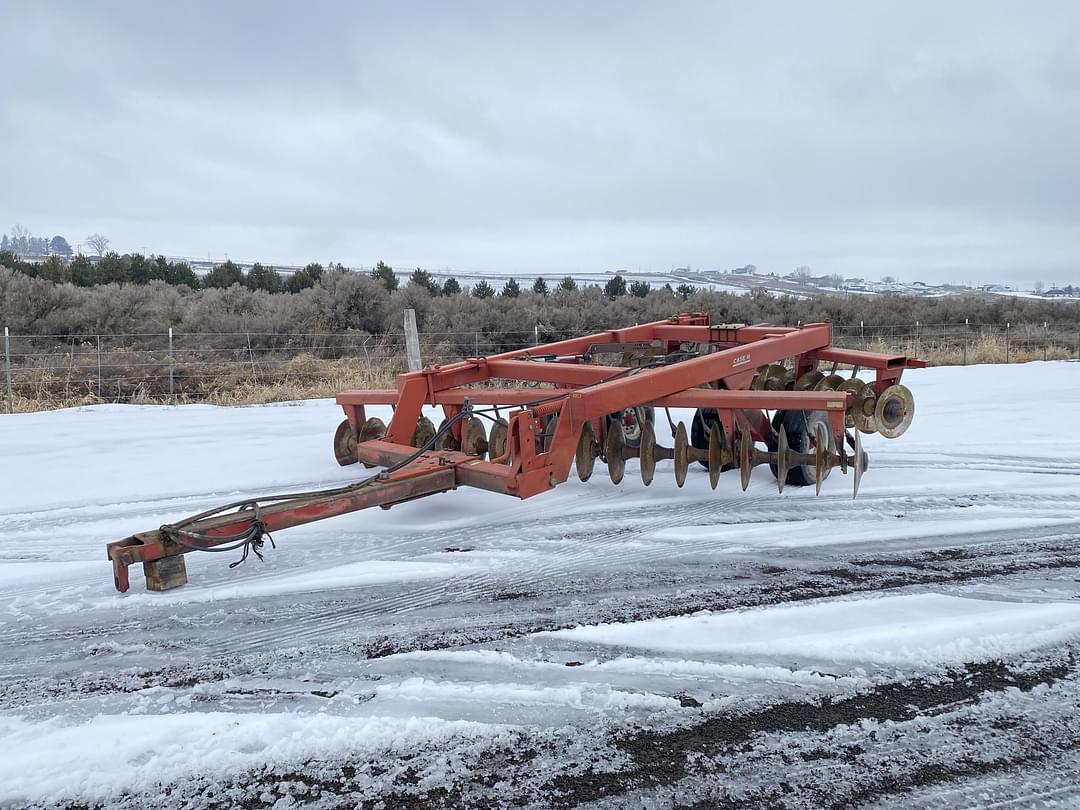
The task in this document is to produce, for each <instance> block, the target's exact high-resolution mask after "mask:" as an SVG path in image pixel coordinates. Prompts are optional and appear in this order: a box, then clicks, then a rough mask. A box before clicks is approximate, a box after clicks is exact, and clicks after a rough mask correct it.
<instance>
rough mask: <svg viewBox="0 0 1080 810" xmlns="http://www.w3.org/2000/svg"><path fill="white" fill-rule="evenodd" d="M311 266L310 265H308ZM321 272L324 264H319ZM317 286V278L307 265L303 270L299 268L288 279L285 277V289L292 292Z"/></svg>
mask: <svg viewBox="0 0 1080 810" xmlns="http://www.w3.org/2000/svg"><path fill="white" fill-rule="evenodd" d="M308 266H309V267H310V265H308ZM319 270H320V272H321V271H322V265H319ZM314 286H315V278H314V277H313V276H312V275H311V273H310V272H309V271H308V268H307V267H305V268H304V269H303V270H297V271H296V272H295V273H293V274H292V275H291V276H289V277H288V278H287V279H285V291H286V292H291V293H298V292H300V291H301V290H306V289H307V288H308V287H314Z"/></svg>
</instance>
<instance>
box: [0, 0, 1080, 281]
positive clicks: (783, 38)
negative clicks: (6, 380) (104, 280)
mask: <svg viewBox="0 0 1080 810" xmlns="http://www.w3.org/2000/svg"><path fill="white" fill-rule="evenodd" d="M309 5H312V6H314V8H313V9H309V8H307V7H306V6H301V5H300V4H286V3H222V4H219V3H209V2H195V3H187V4H169V5H165V4H151V3H139V2H131V3H119V2H111V3H110V2H104V3H95V4H74V3H60V2H57V3H18V2H16V3H11V2H8V3H6V4H4V5H2V6H0V37H2V40H3V43H4V47H3V48H2V49H0V73H2V75H3V76H5V77H6V78H5V79H4V82H3V85H2V90H0V154H2V155H4V156H5V160H4V171H3V179H2V186H0V188H2V189H3V190H2V193H0V223H3V224H0V228H2V227H6V226H7V224H8V223H11V222H15V221H19V222H22V223H24V224H26V225H28V226H30V227H31V228H33V229H34V230H36V231H49V232H53V231H57V232H63V233H66V234H68V235H69V237H71V238H73V241H78V240H79V239H81V238H82V236H84V235H85V234H86V233H88V232H90V231H102V232H105V233H107V234H109V235H110V236H111V238H112V239H113V242H114V244H115V245H116V246H117V247H119V248H121V249H141V248H143V247H145V248H147V249H149V250H153V251H159V252H167V253H175V254H196V255H198V254H203V253H206V252H212V253H214V254H215V255H221V254H223V253H224V252H226V251H227V252H229V253H230V254H231V255H233V256H243V257H251V258H264V259H269V260H277V261H282V262H284V261H303V260H307V259H309V258H317V259H321V260H326V259H329V258H334V259H338V260H342V261H345V262H347V263H348V262H352V263H359V262H365V263H370V262H372V261H374V260H375V259H377V258H380V257H382V258H385V259H387V260H388V261H391V262H395V263H399V264H405V265H411V264H423V265H428V266H439V267H442V266H446V265H450V266H458V267H485V268H492V269H504V270H511V269H518V270H521V271H522V272H528V273H532V272H548V273H555V272H559V271H563V270H572V269H591V270H602V269H611V268H617V267H625V268H637V267H652V268H656V269H662V268H668V267H671V266H673V265H676V264H684V263H687V262H689V263H690V264H692V265H695V266H709V267H712V266H733V265H736V264H743V263H745V262H747V261H752V262H754V263H756V264H758V265H759V266H760V267H763V268H766V269H774V270H780V271H786V270H787V269H790V267H791V266H794V265H795V264H802V263H809V264H811V265H813V266H814V267H815V268H816V269H818V270H820V271H821V272H842V273H859V274H863V273H868V274H870V275H880V274H883V273H892V274H894V275H900V276H901V277H906V278H911V277H914V276H919V277H923V278H926V279H934V278H952V279H955V280H976V279H984V280H991V279H998V278H1000V279H1006V280H1009V279H1011V280H1016V281H1018V282H1019V281H1022V280H1029V279H1034V278H1044V279H1046V280H1051V279H1054V278H1057V279H1060V280H1063V281H1064V280H1072V281H1076V280H1077V278H1076V276H1077V273H1078V272H1080V262H1078V259H1077V257H1078V249H1080V228H1078V227H1077V221H1078V218H1080V195H1078V194H1077V193H1076V191H1075V189H1076V188H1077V187H1078V181H1080V157H1078V152H1077V149H1076V147H1075V143H1076V142H1077V141H1078V140H1080V138H1078V135H1080V131H1078V130H1080V55H1078V54H1080V39H1078V36H1077V34H1076V32H1077V31H1078V30H1080V27H1078V23H1080V10H1077V7H1076V6H1075V4H1072V3H1057V4H1055V3H1041V4H1038V5H1036V6H1031V5H1029V4H1021V3H996V4H995V3H966V4H965V3H954V4H938V3H870V4H857V3H838V2H836V3H814V4H800V3H794V2H792V3H772V4H769V3H765V4H755V5H753V6H746V7H741V6H734V5H728V4H712V3H700V4H696V3H680V4H651V5H650V4H629V3H595V4H577V3H558V2H556V3H545V4H495V3H490V4H482V3H462V4H442V3H430V4H423V3H413V4H382V3H371V4H362V5H361V4H353V3H320V4H309Z"/></svg>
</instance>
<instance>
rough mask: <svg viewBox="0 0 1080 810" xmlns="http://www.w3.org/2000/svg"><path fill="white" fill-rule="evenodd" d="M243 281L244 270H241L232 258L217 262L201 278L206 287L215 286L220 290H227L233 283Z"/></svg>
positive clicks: (241, 282)
mask: <svg viewBox="0 0 1080 810" xmlns="http://www.w3.org/2000/svg"><path fill="white" fill-rule="evenodd" d="M243 283H244V271H243V270H241V269H240V268H239V267H238V266H237V265H236V264H235V263H234V262H233V260H232V259H228V260H226V261H225V263H224V264H219V265H218V266H217V267H215V268H214V269H213V270H211V271H210V272H209V273H207V274H206V277H205V278H204V279H203V284H204V285H205V286H207V287H217V288H219V289H222V290H227V289H228V288H229V287H231V286H232V285H233V284H243Z"/></svg>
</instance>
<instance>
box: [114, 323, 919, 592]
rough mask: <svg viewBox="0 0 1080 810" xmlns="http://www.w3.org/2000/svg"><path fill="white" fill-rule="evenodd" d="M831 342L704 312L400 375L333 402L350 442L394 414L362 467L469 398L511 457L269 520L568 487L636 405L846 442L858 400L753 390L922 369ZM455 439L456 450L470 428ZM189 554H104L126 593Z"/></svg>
mask: <svg viewBox="0 0 1080 810" xmlns="http://www.w3.org/2000/svg"><path fill="white" fill-rule="evenodd" d="M831 342H832V327H831V325H830V324H827V323H814V324H806V325H804V326H800V327H797V328H785V327H775V326H769V325H757V326H743V325H728V324H723V325H716V326H713V325H710V323H709V316H708V315H707V314H703V313H685V314H681V315H677V316H675V317H672V318H669V319H667V320H663V321H656V322H654V323H649V324H643V325H640V326H634V327H630V328H627V329H618V330H612V331H609V332H601V333H597V334H594V335H588V336H585V337H580V338H573V339H570V340H564V341H560V342H558V343H551V344H547V345H544V346H534V347H531V348H529V349H527V350H517V351H511V352H505V353H503V354H498V355H494V356H492V357H478V358H470V359H467V360H463V361H461V362H457V363H452V364H449V365H445V366H438V365H433V366H428V367H427V368H425V369H423V370H422V371H417V372H411V373H408V374H401V375H399V376H398V378H397V390H396V391H395V390H390V391H386V390H356V391H344V392H342V393H341V394H339V395H338V397H337V402H338V404H340V405H341V406H342V409H343V410H344V411H345V416H346V418H347V419H348V421H349V424H350V426H351V428H352V431H353V435H354V436H356V435H358V433H359V431H360V428H361V426H362V425H363V424H364V422H365V419H366V414H365V406H367V405H386V404H390V405H393V406H394V415H393V418H392V419H391V421H390V424H389V425H388V426H387V431H386V435H385V436H383V437H382V438H380V439H374V440H371V441H364V442H361V443H359V444H358V445H357V457H358V461H360V462H363V463H364V464H365V465H377V466H383V467H391V466H393V465H396V464H400V463H401V462H403V461H406V460H407V459H409V458H410V457H412V456H414V455H415V454H416V448H414V447H412V446H411V444H410V442H411V441H412V435H413V431H414V429H415V427H416V423H417V420H418V419H419V418H420V416H421V414H422V408H423V407H424V406H425V405H427V406H441V407H442V408H443V411H444V413H445V414H446V415H447V416H448V417H452V416H455V415H457V414H459V413H460V412H461V411H462V409H463V408H464V407H465V405H466V402H469V403H471V404H472V405H495V406H500V407H506V408H508V409H510V410H511V411H512V412H511V413H510V416H509V420H508V421H509V426H508V437H507V453H506V455H504V456H503V457H502V458H501V459H492V460H490V461H484V460H482V459H480V458H477V457H476V456H470V455H467V454H465V453H462V452H457V451H449V450H432V451H429V452H425V453H422V454H420V455H419V456H418V457H416V458H414V459H413V460H412V461H410V462H409V463H407V464H405V465H404V466H402V467H400V468H398V469H396V470H393V471H391V472H388V473H384V474H383V475H382V476H380V478H379V479H378V480H375V481H373V482H372V483H371V484H370V485H368V486H363V487H360V488H357V489H355V490H353V491H350V492H348V493H346V494H341V493H340V492H338V493H333V494H327V495H319V494H314V495H310V496H308V497H305V498H303V499H300V500H291V501H286V502H282V503H279V504H272V505H269V506H265V507H262V509H261V520H262V522H263V524H264V525H265V528H266V530H267V531H268V532H272V531H275V530H277V529H284V528H288V527H290V526H297V525H300V524H303V523H310V522H312V521H316V520H322V519H323V518H327V517H333V516H335V515H341V514H345V513H348V512H353V511H356V510H359V509H365V508H368V507H371V506H382V507H384V508H386V507H389V506H391V505H393V504H396V503H402V502H405V501H409V500H413V499H415V498H420V497H424V496H426V495H432V494H435V493H437V492H446V491H448V490H452V489H456V488H457V487H459V486H472V487H478V488H480V489H486V490H490V491H493V492H501V493H504V494H507V495H514V496H517V497H519V498H529V497H532V496H533V495H537V494H539V493H541V492H546V491H547V490H549V489H552V488H554V487H555V486H557V485H558V484H560V483H562V482H564V481H566V479H567V478H568V476H569V474H570V469H571V465H572V464H573V460H574V454H575V452H576V450H577V445H578V439H579V437H580V435H581V431H582V429H583V428H584V425H585V423H586V422H591V423H592V424H593V427H594V431H596V430H598V429H599V428H600V426H601V425H602V422H603V419H604V417H605V415H607V414H610V413H617V412H619V411H622V410H623V409H625V408H631V407H636V406H643V405H653V406H658V407H680V408H715V409H717V413H718V416H719V420H720V423H721V424H722V425H723V428H724V434H723V435H724V436H725V437H727V441H729V442H730V441H732V439H733V437H734V436H735V433H736V427H737V426H738V428H739V429H741V430H747V431H749V432H750V433H751V435H752V436H753V438H754V440H755V441H766V440H767V438H768V437H767V436H766V435H765V433H766V431H767V430H768V424H767V422H763V421H762V420H760V419H757V420H755V419H753V418H751V417H750V416H749V415H748V414H747V413H746V412H747V411H751V412H752V411H756V410H772V409H784V410H806V411H824V412H825V413H826V414H827V416H828V418H829V423H830V426H831V427H832V430H833V433H834V434H835V435H836V436H838V437H840V436H842V434H843V433H844V415H845V411H846V409H847V404H848V397H849V396H850V394H848V393H846V392H839V391H753V390H748V388H749V386H750V382H751V380H752V379H753V376H754V374H755V372H756V370H757V369H758V367H760V366H764V365H768V364H770V363H778V362H781V361H783V360H785V359H787V358H794V364H795V373H796V375H801V374H803V373H804V372H806V371H809V370H811V369H812V368H814V366H815V364H816V363H817V362H818V361H822V362H829V363H843V364H847V365H853V366H857V367H859V368H863V369H872V370H873V371H874V372H875V373H876V378H875V381H874V385H875V388H876V390H877V392H878V393H879V394H880V393H881V392H882V391H883V390H884V389H885V388H887V387H888V386H890V385H892V384H894V383H896V382H898V381H899V380H900V376H901V374H902V372H903V370H904V369H905V368H922V367H924V366H925V365H926V363H925V362H924V361H922V360H915V359H913V358H908V357H905V356H902V355H886V354H876V353H872V352H862V351H854V350H847V349H839V348H834V347H833V346H832V345H831ZM684 344H693V345H696V346H697V347H699V349H700V352H699V353H698V354H697V356H694V357H691V358H690V359H685V360H681V361H678V362H673V363H670V364H667V365H659V366H656V367H644V368H641V369H638V370H636V371H634V372H632V373H628V372H627V370H626V368H624V367H621V366H603V365H596V364H594V363H592V362H591V359H592V356H593V355H595V354H599V353H605V352H620V351H623V350H625V349H632V348H644V347H651V348H653V349H654V350H656V351H658V352H659V354H660V355H664V354H668V353H670V352H672V351H675V350H677V349H678V348H679V347H680V346H683V345H684ZM491 380H510V381H517V382H527V383H544V384H547V387H541V388H537V387H516V388H496V387H486V388H483V387H481V388H471V387H469V386H473V385H477V384H483V383H486V382H488V381H491ZM551 415H557V416H558V419H557V421H556V423H555V424H556V427H555V431H554V434H553V436H552V437H551V440H550V442H549V443H548V445H547V449H544V446H543V445H542V443H541V442H539V441H538V434H541V433H542V432H543V430H544V424H545V422H546V420H547V417H549V416H551ZM452 430H453V431H454V435H455V437H456V438H457V439H459V440H460V438H461V422H460V421H459V422H457V423H455V424H454V425H453V427H452ZM596 435H598V436H599V435H601V434H600V433H599V432H597V433H596ZM252 515H253V513H252V512H251V511H250V510H245V511H240V512H233V513H229V514H225V515H218V516H215V517H212V518H207V519H205V520H202V521H199V522H198V523H195V524H192V526H191V527H190V528H192V529H193V530H196V531H198V532H200V533H202V534H203V535H207V536H209V537H210V540H209V541H208V542H207V543H206V545H208V546H212V545H215V543H214V538H215V537H218V536H220V537H221V538H223V539H222V540H220V541H218V542H219V543H224V542H227V538H228V536H229V535H234V534H236V533H237V532H241V531H243V530H244V529H246V528H247V527H249V526H250V525H251V522H252ZM192 550H196V549H194V548H192V546H191V544H187V545H181V544H179V543H176V542H174V541H173V540H171V539H170V538H169V537H167V536H166V535H165V534H164V533H163V532H162V531H161V530H154V531H149V532H142V533H139V534H135V535H132V536H130V537H128V538H126V539H124V540H119V541H117V542H114V543H110V544H109V545H108V547H107V551H108V557H109V559H110V560H111V561H112V563H113V573H114V581H115V585H116V588H117V590H118V591H121V592H124V591H126V590H127V589H128V587H129V578H128V570H127V569H128V566H129V565H131V564H134V563H136V562H142V563H143V564H144V569H145V570H146V572H147V574H148V575H149V574H150V573H151V571H152V570H153V569H152V566H153V564H154V563H155V562H156V561H159V560H163V559H166V558H169V557H175V556H178V555H181V554H185V553H187V552H188V551H192ZM185 579H186V577H185Z"/></svg>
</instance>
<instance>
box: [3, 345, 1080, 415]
mask: <svg viewBox="0 0 1080 810" xmlns="http://www.w3.org/2000/svg"><path fill="white" fill-rule="evenodd" d="M843 345H844V346H845V347H847V348H858V349H865V350H868V351H874V352H883V353H888V354H904V355H908V356H912V357H921V358H922V359H925V360H927V361H929V363H930V365H933V366H945V365H972V364H976V363H1004V362H1006V356H1007V357H1008V362H1011V363H1021V362H1028V361H1031V360H1043V359H1046V360H1066V359H1069V358H1072V357H1076V356H1077V347H1076V346H1065V345H1060V344H1055V343H1054V342H1053V341H1052V340H1051V341H1046V340H1045V339H1039V338H1028V339H1025V338H1023V337H1020V336H1019V335H1018V336H1017V337H1016V338H1015V339H1010V340H1009V344H1008V350H1006V341H1005V338H1004V336H1003V335H1001V334H1000V333H998V334H989V335H982V336H974V337H972V338H969V339H956V338H950V339H942V338H937V339H926V338H923V339H922V340H919V341H916V340H915V339H914V338H893V339H889V340H883V339H880V338H879V339H876V340H871V341H865V342H864V341H857V340H855V341H853V340H850V339H849V340H846V341H844V343H843ZM451 355H452V353H451V351H450V348H449V347H447V346H439V347H435V346H431V347H426V348H425V351H424V356H425V357H435V358H437V359H438V360H439V361H440V362H446V361H447V360H452V359H454V358H453V357H452V356H451ZM404 370H405V368H404V358H403V357H401V356H399V354H398V353H397V352H380V353H375V354H372V355H371V356H369V357H366V358H361V357H349V358H343V359H326V358H321V357H317V356H315V355H313V354H306V353H302V354H298V355H296V356H293V357H289V358H283V359H275V360H273V361H272V362H259V361H258V360H256V361H255V363H254V368H253V367H252V363H251V362H250V360H248V359H238V358H237V357H236V356H235V355H228V354H227V353H222V354H220V355H213V354H212V353H208V352H205V351H204V352H201V353H197V354H196V353H192V354H189V355H184V354H182V353H180V354H178V356H177V358H176V360H175V366H174V391H175V396H174V397H170V395H169V364H168V358H167V356H164V355H162V354H161V353H160V352H158V353H154V352H146V351H142V352H136V351H132V350H130V349H113V350H109V351H107V352H104V353H103V355H102V361H101V369H100V378H101V382H100V383H99V371H98V365H97V356H96V354H95V355H93V357H92V359H90V360H88V359H87V358H86V357H80V356H79V354H78V353H77V352H71V353H66V354H65V353H50V354H41V355H34V356H32V357H30V358H28V362H26V363H24V364H23V365H21V366H17V367H16V374H15V383H16V384H15V397H14V410H15V411H16V412H23V413H25V412H31V411H41V410H49V409H54V408H70V407H78V406H82V405H94V404H101V403H110V402H125V403H134V404H161V403H167V402H173V401H175V402H178V403H192V402H202V403H209V404H213V405H256V404H262V403H268V402H284V401H289V400H300V399H314V398H320V397H332V396H334V395H335V394H337V393H338V392H339V391H342V390H346V389H350V388H392V387H393V386H394V378H395V376H396V375H397V374H399V373H401V372H402V371H404ZM5 393H6V392H5ZM2 398H3V399H4V403H3V409H4V410H6V409H7V402H6V396H4V397H2Z"/></svg>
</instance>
